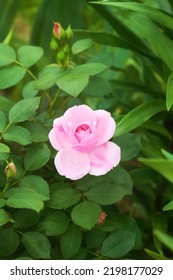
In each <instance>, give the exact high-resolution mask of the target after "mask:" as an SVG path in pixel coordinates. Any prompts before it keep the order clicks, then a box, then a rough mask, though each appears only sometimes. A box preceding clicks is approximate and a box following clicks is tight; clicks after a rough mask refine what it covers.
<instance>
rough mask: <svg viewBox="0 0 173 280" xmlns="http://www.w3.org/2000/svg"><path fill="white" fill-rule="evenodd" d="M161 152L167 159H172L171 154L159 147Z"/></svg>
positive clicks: (172, 155)
mask: <svg viewBox="0 0 173 280" xmlns="http://www.w3.org/2000/svg"><path fill="white" fill-rule="evenodd" d="M161 152H162V154H163V155H164V157H165V158H166V159H167V160H171V161H173V154H171V153H169V152H168V151H166V150H164V149H161Z"/></svg>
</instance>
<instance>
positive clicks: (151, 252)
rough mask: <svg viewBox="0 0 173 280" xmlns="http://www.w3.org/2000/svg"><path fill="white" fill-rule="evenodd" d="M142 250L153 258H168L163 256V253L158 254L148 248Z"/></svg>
mask: <svg viewBox="0 0 173 280" xmlns="http://www.w3.org/2000/svg"><path fill="white" fill-rule="evenodd" d="M144 251H145V252H146V253H147V254H148V255H149V256H150V257H152V258H153V259H154V260H169V259H168V258H166V257H165V256H163V255H160V254H158V253H156V252H153V251H151V250H149V249H144Z"/></svg>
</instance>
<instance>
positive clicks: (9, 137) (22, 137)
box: [3, 126, 31, 145]
mask: <svg viewBox="0 0 173 280" xmlns="http://www.w3.org/2000/svg"><path fill="white" fill-rule="evenodd" d="M3 138H4V140H6V141H14V142H16V143H18V144H20V145H28V144H30V143H31V134H30V132H29V131H28V130H27V129H26V128H24V127H21V126H13V127H10V128H9V129H8V130H7V131H6V132H5V133H4V134H3Z"/></svg>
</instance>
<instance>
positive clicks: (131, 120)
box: [115, 100, 166, 136]
mask: <svg viewBox="0 0 173 280" xmlns="http://www.w3.org/2000/svg"><path fill="white" fill-rule="evenodd" d="M164 110H166V107H165V102H164V101H162V100H152V101H148V102H146V103H143V104H141V105H139V106H138V107H136V108H135V109H133V110H131V111H130V112H129V113H127V115H125V117H123V118H122V119H121V120H120V122H119V123H118V125H117V128H116V132H115V136H119V135H122V134H124V133H126V132H129V131H131V130H133V129H135V128H137V127H139V126H141V125H142V124H143V123H145V122H146V121H148V120H149V119H150V118H151V117H153V116H154V115H156V114H157V113H159V112H161V111H164Z"/></svg>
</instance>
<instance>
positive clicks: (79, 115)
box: [63, 105, 97, 134]
mask: <svg viewBox="0 0 173 280" xmlns="http://www.w3.org/2000/svg"><path fill="white" fill-rule="evenodd" d="M96 121H97V117H96V115H95V112H94V111H93V110H92V109H91V108H90V107H88V106H86V105H78V106H73V107H71V108H69V109H68V110H67V111H66V112H65V114H64V116H63V128H64V130H65V131H66V132H67V133H69V131H71V132H73V134H74V133H75V131H76V129H77V127H78V126H79V125H83V124H87V125H88V126H89V127H90V128H91V130H92V129H93V125H94V123H95V122H96Z"/></svg>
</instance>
